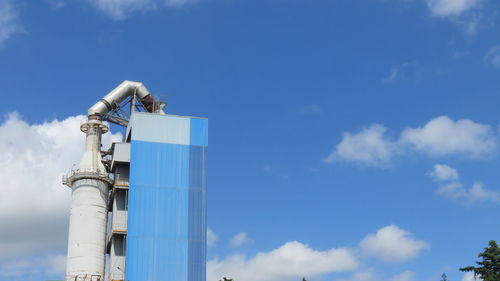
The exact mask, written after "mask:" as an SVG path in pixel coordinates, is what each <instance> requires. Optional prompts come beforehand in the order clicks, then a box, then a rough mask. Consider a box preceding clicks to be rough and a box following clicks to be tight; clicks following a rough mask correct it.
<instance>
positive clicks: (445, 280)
mask: <svg viewBox="0 0 500 281" xmlns="http://www.w3.org/2000/svg"><path fill="white" fill-rule="evenodd" d="M441 281H448V276H446V273H443V274H442V275H441Z"/></svg>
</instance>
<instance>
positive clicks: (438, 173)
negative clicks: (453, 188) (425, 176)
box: [429, 164, 459, 181]
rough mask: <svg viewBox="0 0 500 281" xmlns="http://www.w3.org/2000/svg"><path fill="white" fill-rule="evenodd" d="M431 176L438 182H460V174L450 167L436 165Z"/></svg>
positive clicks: (430, 173)
mask: <svg viewBox="0 0 500 281" xmlns="http://www.w3.org/2000/svg"><path fill="white" fill-rule="evenodd" d="M429 175H430V176H431V177H433V178H434V180H436V181H449V180H458V177H459V175H458V172H457V170H455V169H453V168H452V167H450V166H448V165H443V164H436V165H434V170H432V171H431V172H429Z"/></svg>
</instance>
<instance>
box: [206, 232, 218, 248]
mask: <svg viewBox="0 0 500 281" xmlns="http://www.w3.org/2000/svg"><path fill="white" fill-rule="evenodd" d="M217 240H219V237H217V234H215V232H214V231H213V230H212V229H210V228H208V229H207V246H208V247H213V246H215V245H216V244H217Z"/></svg>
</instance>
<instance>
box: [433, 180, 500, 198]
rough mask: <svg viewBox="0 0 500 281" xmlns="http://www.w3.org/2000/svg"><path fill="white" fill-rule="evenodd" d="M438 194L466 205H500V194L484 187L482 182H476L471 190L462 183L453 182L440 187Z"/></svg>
mask: <svg viewBox="0 0 500 281" xmlns="http://www.w3.org/2000/svg"><path fill="white" fill-rule="evenodd" d="M436 192H437V194H439V195H441V196H443V197H445V198H448V199H452V200H461V201H463V202H466V203H476V202H480V201H490V202H494V203H500V193H499V192H497V191H493V190H489V189H487V188H485V187H484V184H483V183H482V182H480V181H476V182H474V184H472V186H471V187H470V188H466V187H465V186H464V185H463V184H462V183H460V182H451V183H448V184H445V185H442V186H440V187H439V188H438V189H437V191H436Z"/></svg>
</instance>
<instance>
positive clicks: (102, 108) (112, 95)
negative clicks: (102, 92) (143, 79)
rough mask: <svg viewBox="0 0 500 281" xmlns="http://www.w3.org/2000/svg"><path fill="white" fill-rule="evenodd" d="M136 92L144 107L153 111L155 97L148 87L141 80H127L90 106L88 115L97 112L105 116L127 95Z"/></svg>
mask: <svg viewBox="0 0 500 281" xmlns="http://www.w3.org/2000/svg"><path fill="white" fill-rule="evenodd" d="M134 94H135V95H136V97H137V98H138V99H139V101H140V102H141V103H142V104H143V105H144V107H146V108H147V109H148V111H149V112H151V111H152V108H153V106H152V105H153V97H152V96H151V94H150V93H149V91H148V89H146V87H144V85H143V84H142V83H140V82H134V81H128V80H125V81H123V82H122V83H121V84H120V85H119V86H118V87H116V88H115V89H114V90H113V91H111V92H109V94H107V95H106V96H105V97H104V98H102V99H101V100H100V101H98V102H97V103H96V104H94V105H93V106H92V107H91V108H89V110H88V116H91V115H96V114H97V115H100V116H104V115H106V113H108V112H109V111H111V110H113V109H115V108H117V107H118V106H119V105H120V103H121V102H122V101H123V100H125V99H126V98H127V97H130V96H132V95H134Z"/></svg>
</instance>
